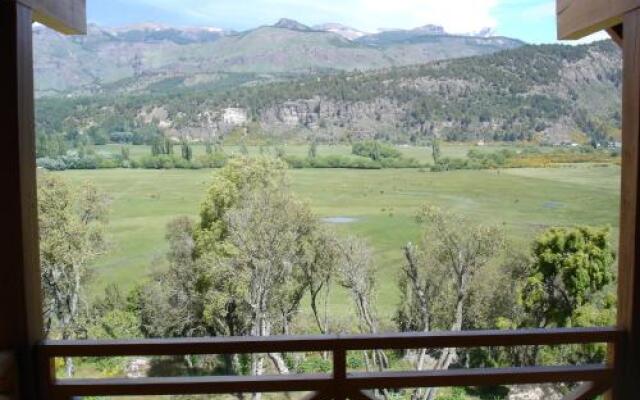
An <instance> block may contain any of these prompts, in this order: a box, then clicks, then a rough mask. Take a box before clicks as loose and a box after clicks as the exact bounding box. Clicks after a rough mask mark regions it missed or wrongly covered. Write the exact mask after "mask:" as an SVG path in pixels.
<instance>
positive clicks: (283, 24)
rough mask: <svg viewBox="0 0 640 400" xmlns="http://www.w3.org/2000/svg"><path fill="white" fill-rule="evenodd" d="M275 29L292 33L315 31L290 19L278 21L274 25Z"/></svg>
mask: <svg viewBox="0 0 640 400" xmlns="http://www.w3.org/2000/svg"><path fill="white" fill-rule="evenodd" d="M273 27H274V28H282V29H290V30H292V31H299V32H311V31H312V30H313V29H311V28H310V27H308V26H306V25H304V24H301V23H300V22H298V21H295V20H292V19H289V18H282V19H280V21H278V22H277V23H276V24H275V25H273Z"/></svg>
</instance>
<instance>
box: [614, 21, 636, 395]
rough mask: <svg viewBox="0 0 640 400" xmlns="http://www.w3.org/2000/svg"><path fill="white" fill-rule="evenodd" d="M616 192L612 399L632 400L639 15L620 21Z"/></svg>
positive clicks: (634, 378)
mask: <svg viewBox="0 0 640 400" xmlns="http://www.w3.org/2000/svg"><path fill="white" fill-rule="evenodd" d="M623 36H624V41H623V42H624V43H623V56H624V69H623V94H622V118H623V122H622V192H621V203H620V251H619V256H618V260H619V261H618V262H619V266H618V328H620V329H621V330H622V331H623V332H624V336H623V340H622V343H621V344H620V345H619V346H617V348H616V350H615V366H616V374H615V375H616V376H615V379H616V381H615V385H614V389H613V393H612V395H613V398H614V399H617V400H623V399H633V398H636V396H637V394H638V392H637V387H636V386H637V384H638V379H639V378H640V368H639V363H640V337H639V335H640V273H639V271H638V267H639V265H640V182H639V179H640V9H635V10H633V11H630V12H628V13H626V14H625V15H624V34H623Z"/></svg>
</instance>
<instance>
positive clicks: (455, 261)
mask: <svg viewBox="0 0 640 400" xmlns="http://www.w3.org/2000/svg"><path fill="white" fill-rule="evenodd" d="M417 221H418V222H419V223H420V224H422V226H423V227H424V231H423V234H422V235H423V236H422V240H421V244H420V247H417V246H415V245H413V244H411V243H410V244H408V245H407V246H405V258H406V264H405V267H404V268H403V274H402V278H401V280H400V288H401V289H402V293H403V298H402V303H401V304H400V308H399V310H398V314H397V317H396V320H397V322H398V324H399V326H400V328H401V329H405V330H418V331H424V332H427V331H430V330H433V329H445V330H449V331H460V330H462V329H463V323H464V321H465V317H466V312H467V304H468V300H469V296H470V293H471V289H472V285H473V283H474V281H475V280H476V279H477V277H478V276H479V275H480V274H481V273H482V271H483V270H484V269H485V268H486V267H487V266H488V264H489V263H490V262H491V261H492V260H493V259H494V258H495V257H496V255H497V254H499V253H500V250H501V249H502V248H503V245H504V233H503V232H502V230H501V229H500V228H498V227H492V226H484V225H478V224H474V223H473V222H471V221H469V220H468V219H467V218H465V217H464V216H461V215H458V214H454V213H450V212H446V211H443V210H441V209H439V208H437V207H433V206H429V205H427V206H424V207H423V208H422V209H421V210H420V212H419V213H418V215H417ZM427 356H430V358H431V359H433V360H434V361H433V363H432V364H433V365H430V367H431V368H435V369H448V368H449V366H450V365H451V363H452V362H454V361H455V359H456V358H457V351H456V349H453V348H447V349H442V350H440V351H439V352H435V353H433V352H432V353H431V354H428V350H427V349H422V350H421V351H420V353H419V355H418V358H417V363H416V369H418V370H422V369H424V368H425V367H426V366H427V358H428V357H427ZM435 396H436V390H435V389H427V390H424V391H423V390H417V391H416V392H414V394H413V396H412V397H413V398H414V399H428V400H432V399H434V398H435Z"/></svg>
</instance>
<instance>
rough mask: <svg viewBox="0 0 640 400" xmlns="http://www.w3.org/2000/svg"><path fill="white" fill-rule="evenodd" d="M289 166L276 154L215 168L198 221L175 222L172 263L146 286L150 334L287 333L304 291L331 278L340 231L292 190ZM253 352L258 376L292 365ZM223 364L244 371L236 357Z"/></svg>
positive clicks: (144, 314) (145, 324)
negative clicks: (327, 226)
mask: <svg viewBox="0 0 640 400" xmlns="http://www.w3.org/2000/svg"><path fill="white" fill-rule="evenodd" d="M284 173H285V164H284V163H283V162H282V161H279V160H276V159H268V158H262V157H258V158H236V159H233V160H231V161H230V162H229V164H228V165H227V166H225V167H224V168H222V169H221V170H220V172H219V173H218V174H216V176H215V178H214V180H213V183H212V184H211V186H210V188H209V190H208V192H207V195H206V199H205V201H204V202H203V204H202V207H201V212H200V221H199V222H197V223H196V222H193V221H191V220H189V219H188V218H180V219H177V220H174V221H173V222H172V223H170V224H169V226H168V229H167V240H168V242H169V253H168V261H169V269H168V270H167V271H165V272H161V273H159V274H157V275H156V276H155V278H154V280H153V282H152V283H150V284H148V285H146V286H145V287H144V288H142V290H141V291H140V292H141V293H140V296H139V304H140V306H139V308H140V313H141V322H142V331H143V333H144V334H145V335H146V336H151V337H164V336H177V337H180V336H218V335H234V336H237V335H253V336H267V335H271V334H274V333H279V334H289V333H290V329H291V322H292V320H293V318H294V317H295V316H296V314H297V312H298V311H299V309H300V305H301V302H302V299H303V297H304V295H305V294H306V293H307V292H308V291H314V292H315V293H316V297H317V292H319V291H320V290H322V288H324V287H326V286H325V285H328V282H329V281H330V276H327V274H331V273H332V271H333V269H332V268H331V265H330V264H332V263H333V261H334V260H335V258H336V257H337V256H336V254H335V253H332V251H335V248H336V247H332V248H329V246H333V243H334V238H333V236H332V235H330V234H329V233H327V232H325V231H323V230H321V229H320V224H319V221H318V219H317V218H316V217H315V216H314V215H313V214H312V213H311V211H310V209H309V207H308V205H306V204H304V203H302V202H299V201H298V200H296V199H295V197H294V196H293V195H292V194H291V192H290V191H289V189H288V185H287V182H286V179H285V174H284ZM324 267H327V268H326V269H324ZM321 269H322V270H321ZM318 319H319V318H318ZM252 357H253V358H252V360H251V370H252V372H253V373H254V374H256V375H260V374H262V373H263V371H264V369H265V362H266V360H267V359H268V360H270V361H271V362H272V364H273V365H274V367H275V368H276V369H277V370H278V371H280V372H281V373H287V372H288V371H289V367H288V365H287V363H286V362H285V361H284V357H283V356H282V355H281V354H278V353H270V354H268V358H265V357H263V356H260V355H255V356H252ZM225 362H226V366H227V370H228V372H229V373H233V372H236V373H237V372H240V365H239V359H238V358H237V357H235V358H233V357H228V358H226V361H225Z"/></svg>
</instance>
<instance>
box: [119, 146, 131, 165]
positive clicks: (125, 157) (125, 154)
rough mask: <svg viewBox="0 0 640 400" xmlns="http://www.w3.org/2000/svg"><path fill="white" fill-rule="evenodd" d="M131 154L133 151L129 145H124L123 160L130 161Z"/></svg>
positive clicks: (121, 152)
mask: <svg viewBox="0 0 640 400" xmlns="http://www.w3.org/2000/svg"><path fill="white" fill-rule="evenodd" d="M130 154H131V151H130V149H129V147H127V146H122V147H121V148H120V157H122V160H123V161H129V158H130Z"/></svg>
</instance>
